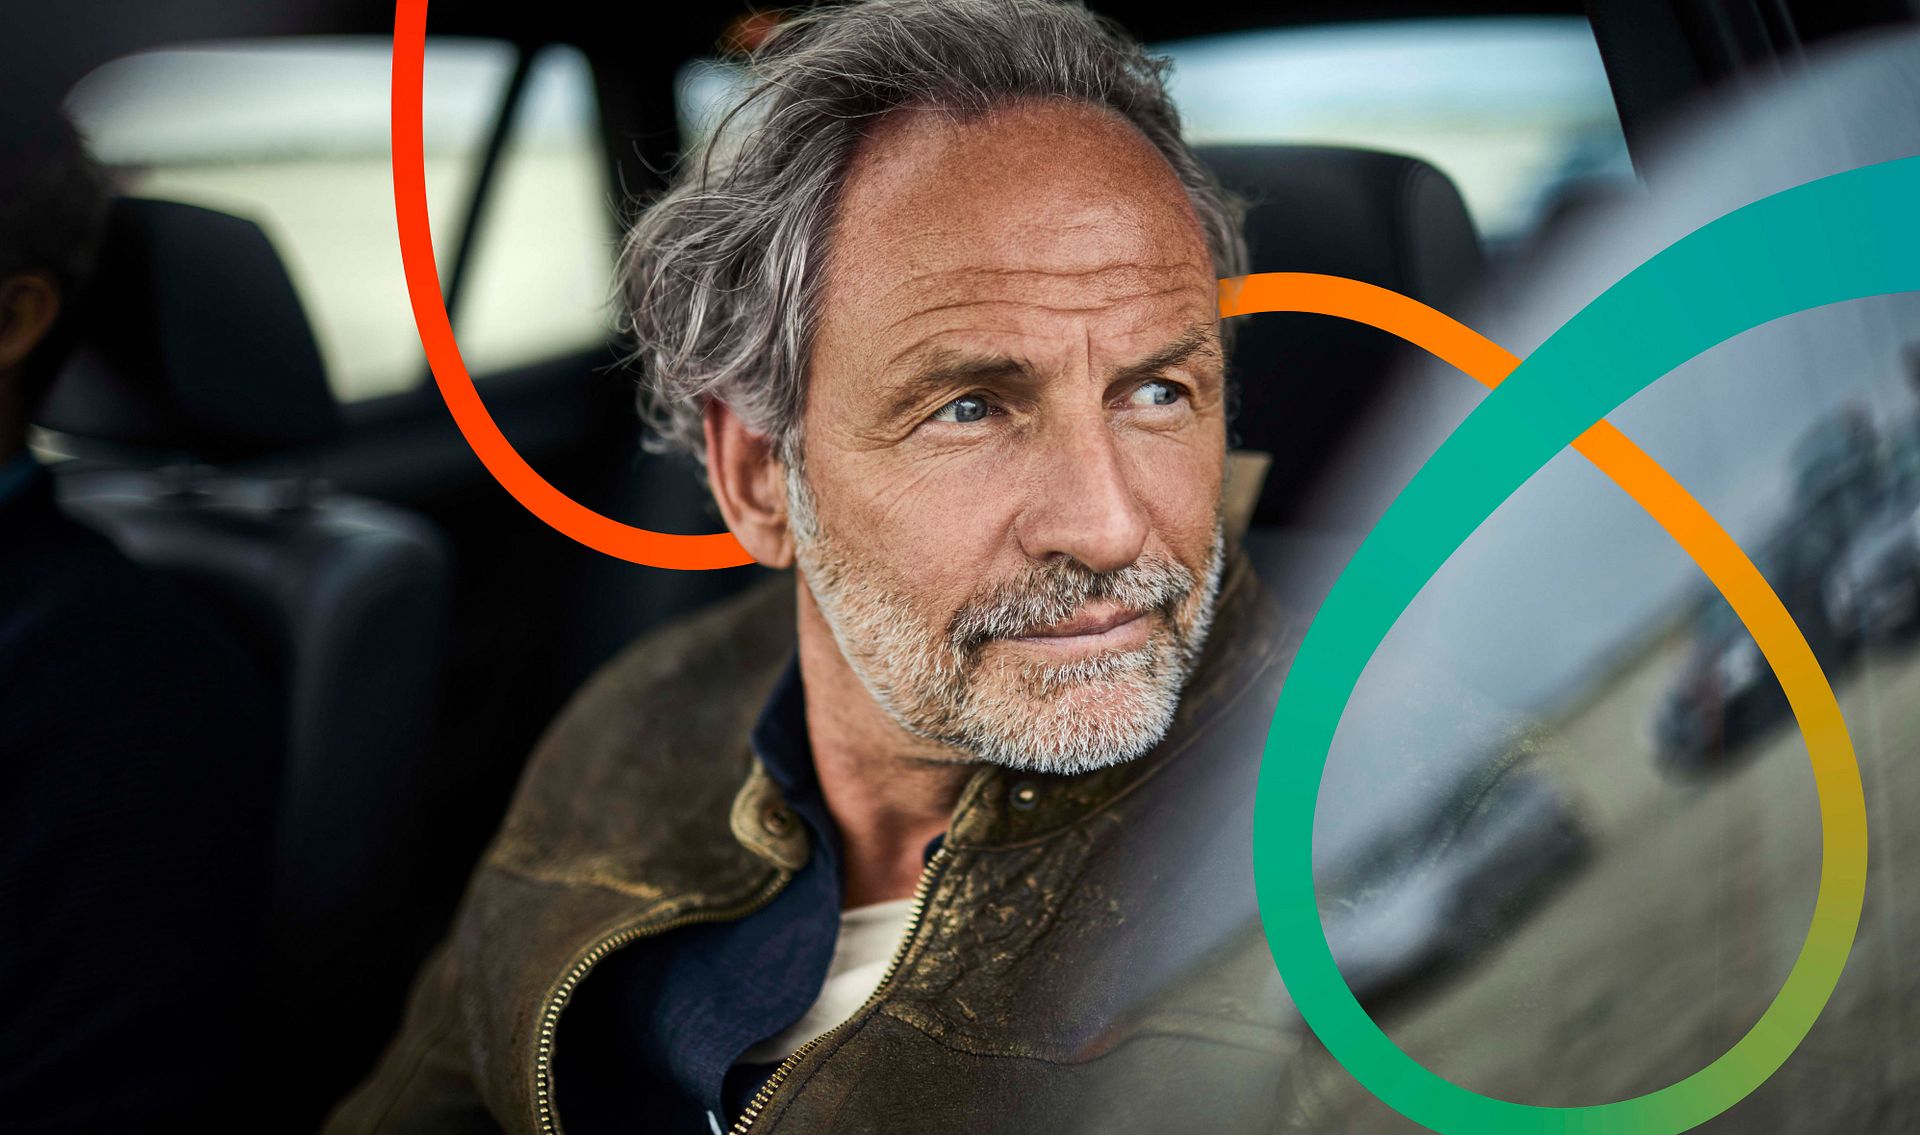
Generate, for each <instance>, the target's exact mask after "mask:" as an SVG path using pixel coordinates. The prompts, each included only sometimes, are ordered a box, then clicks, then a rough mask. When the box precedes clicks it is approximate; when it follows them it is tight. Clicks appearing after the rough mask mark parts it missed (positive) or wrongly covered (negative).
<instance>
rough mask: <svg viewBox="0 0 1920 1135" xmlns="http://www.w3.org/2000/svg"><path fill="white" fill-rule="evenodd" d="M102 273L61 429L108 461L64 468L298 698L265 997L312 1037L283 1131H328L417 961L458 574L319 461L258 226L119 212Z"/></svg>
mask: <svg viewBox="0 0 1920 1135" xmlns="http://www.w3.org/2000/svg"><path fill="white" fill-rule="evenodd" d="M102 256H103V259H102V263H101V265H100V268H99V271H98V275H97V283H96V285H95V288H94V291H93V292H92V294H90V295H89V296H88V297H87V299H86V301H85V305H84V310H83V312H82V323H81V331H80V337H81V338H80V344H79V347H78V349H77V351H76V353H75V356H74V358H73V360H72V362H71V363H70V364H69V366H68V368H67V370H66V371H65V372H63V373H62V375H61V377H60V379H59V381H58V383H57V385H56V387H55V390H54V391H53V394H52V396H51V397H50V398H49V400H48V402H47V404H46V406H45V408H44V409H43V411H42V414H41V421H40V424H42V425H44V426H46V427H48V428H50V429H52V430H55V431H57V432H58V433H59V434H61V435H64V437H65V438H66V439H68V441H67V444H68V445H69V447H70V448H72V449H73V450H74V451H75V452H76V453H79V454H85V455H89V456H91V457H94V458H102V457H103V458H104V460H86V461H74V462H70V463H67V464H66V465H65V466H63V467H62V468H61V469H59V470H58V472H57V477H58V482H59V486H58V491H59V493H60V496H61V499H62V501H63V503H64V505H65V507H66V508H67V509H68V511H69V512H70V513H72V514H73V515H75V516H76V517H77V518H79V519H81V520H82V521H84V522H87V523H90V524H92V525H94V526H95V527H97V528H99V529H101V530H103V531H104V532H106V533H107V534H108V535H109V536H110V537H111V538H112V539H113V540H114V541H115V542H116V543H118V544H119V545H120V546H121V548H122V549H123V550H125V551H126V552H127V553H128V554H129V555H131V556H133V557H134V558H135V559H137V560H140V561H142V562H144V563H145V564H147V565H148V566H150V567H154V568H157V569H159V570H161V571H162V572H164V573H165V574H167V575H169V576H171V577H173V578H174V579H176V580H177V581H180V582H183V583H184V584H186V585H187V586H188V587H189V588H190V589H192V590H193V591H195V592H197V593H198V594H200V595H201V596H203V597H204V598H206V599H207V600H209V601H210V602H211V603H212V605H214V606H215V607H216V608H217V609H218V610H220V611H221V612H222V613H223V614H225V615H226V616H227V617H228V619H229V620H230V621H231V622H232V624H233V625H234V627H235V628H236V629H237V630H238V631H239V633H240V635H241V637H242V638H243V639H244V640H245V641H246V642H247V643H248V644H249V645H250V646H251V647H252V648H253V651H254V653H255V655H256V657H257V658H258V661H259V665H260V666H261V667H262V668H263V670H264V671H265V672H266V673H268V674H269V675H270V676H271V677H272V678H273V679H274V681H275V683H276V687H277V689H279V690H280V691H282V692H283V693H284V695H285V698H286V705H285V707H284V708H285V713H286V717H285V720H286V721H287V722H288V723H289V725H288V734H287V744H286V753H285V768H284V770H283V777H282V783H283V786H284V787H283V790H282V794H281V807H280V815H279V818H278V827H277V831H278V839H277V843H278V856H277V858H278V861H277V863H276V864H275V884H274V899H273V902H274V908H275V914H274V921H275V926H274V938H273V940H274V943H275V946H274V960H273V967H274V972H273V973H272V975H271V976H270V979H269V980H270V984H271V988H270V989H268V990H266V991H264V995H263V998H262V1005H263V1008H264V1009H265V1012H264V1013H263V1022H264V1023H266V1024H267V1025H268V1027H269V1028H271V1029H272V1031H273V1034H274V1036H275V1038H276V1040H277V1041H286V1040H287V1039H288V1038H292V1039H291V1041H290V1044H291V1046H292V1047H291V1048H288V1049H284V1050H281V1051H276V1052H275V1053H274V1061H273V1063H274V1066H275V1067H276V1068H277V1069H278V1071H279V1073H280V1074H285V1073H286V1072H287V1070H288V1069H293V1070H294V1071H295V1073H296V1075H293V1076H287V1077H286V1078H285V1079H284V1080H281V1079H280V1077H279V1076H276V1081H277V1082H276V1083H275V1085H274V1087H275V1095H276V1103H277V1107H278V1108H279V1109H280V1110H278V1111H277V1112H276V1114H277V1115H278V1116H279V1119H278V1120H276V1122H275V1124H274V1125H275V1126H276V1127H279V1126H282V1124H281V1122H280V1120H291V1119H293V1118H294V1117H298V1116H302V1115H305V1114H308V1113H311V1114H312V1115H313V1117H315V1118H317V1115H318V1113H319V1111H320V1110H321V1109H323V1108H324V1107H325V1106H326V1105H327V1103H328V1102H329V1101H330V1099H331V1098H332V1097H333V1096H334V1095H336V1094H338V1093H339V1092H341V1091H344V1090H345V1089H346V1088H347V1087H349V1086H350V1085H351V1083H352V1081H353V1080H354V1079H355V1078H356V1077H357V1076H358V1075H359V1074H360V1073H361V1071H362V1070H363V1069H364V1067H365V1066H366V1064H367V1063H368V1062H370V1061H371V1059H372V1057H373V1055H374V1054H375V1053H376V1052H377V1049H378V1046H379V1045H380V1043H381V1042H382V1041H383V1040H384V1039H385V1036H386V1035H387V1034H388V1032H389V1031H390V1029H391V1028H392V1027H393V1024H394V1014H395V1012H396V1010H397V1006H398V1004H399V999H400V996H401V993H402V992H403V990H404V987H405V984H406V982H407V980H408V978H409V976H410V971H411V968H412V965H413V962H414V960H415V959H414V958H413V957H412V956H411V955H410V954H409V953H408V951H407V950H406V949H404V948H400V946H399V944H398V943H396V942H395V940H394V938H395V934H394V931H393V929H392V927H393V926H394V925H395V924H396V923H397V924H399V925H405V924H406V918H405V915H406V913H407V910H408V904H409V901H410V897H411V896H410V889H411V884H412V878H411V868H412V865H413V864H414V863H415V862H416V860H417V858H418V856H417V855H416V854H415V849H414V846H413V842H412V841H413V839H414V834H413V833H414V832H415V831H417V830H419V829H420V828H421V827H422V824H421V823H420V819H421V817H422V815H423V812H422V809H424V808H426V807H427V806H428V801H427V799H426V792H425V789H426V787H427V776H426V773H425V769H424V762H425V761H426V759H427V758H426V754H427V752H428V746H427V741H428V732H429V725H430V722H431V715H432V710H433V707H434V702H435V699H436V695H437V693H438V686H439V676H440V667H441V660H442V651H443V640H444V637H445V633H446V620H447V604H448V580H447V575H448V565H447V557H446V553H445V551H444V549H443V545H442V541H441V538H440V537H439V535H438V534H437V533H436V532H435V531H434V530H433V529H432V528H431V526H429V525H428V524H427V523H426V522H424V521H423V520H422V519H420V518H419V517H416V516H414V515H412V514H410V513H408V512H405V511H403V510H400V509H396V508H393V507H390V506H388V505H385V504H381V503H379V502H376V501H372V500H367V499H363V498H358V497H352V496H347V495H344V494H340V493H335V492H330V491H328V490H327V489H326V488H325V487H324V485H323V484H322V483H321V482H319V481H318V480H317V479H316V478H315V476H314V473H313V470H312V469H311V468H308V467H305V464H306V462H305V459H303V458H301V457H299V456H298V455H299V454H301V453H302V452H303V451H307V450H309V448H310V447H311V446H313V445H315V444H316V443H320V442H323V441H325V440H326V439H327V438H329V437H330V436H332V435H333V434H334V433H335V432H336V430H337V428H338V422H339V411H338V408H337V406H336V405H335V402H334V399H333V396H332V394H331V392H330V391H329V389H328V386H327V380H326V374H325V370H324V367H323V365H322V362H321V358H320V353H319V350H318V347H317V345H316V344H315V342H314V338H313V334H312V332H311V329H310V328H309V326H308V324H307V322H306V318H305V315H304V314H303V312H302V309H301V306H300V301H299V298H298V296H297V294H296V293H295V291H294V287H293V284H292V282H291V280H290V279H289V278H288V276H287V273H286V270H285V269H284V267H283V266H282V265H281V263H280V260H279V258H278V256H277V255H276V254H275V252H274V249H273V246H272V244H271V243H270V242H269V240H268V239H267V237H266V235H265V234H264V233H263V232H262V231H261V230H260V229H259V228H258V227H257V226H255V225H254V224H252V223H251V222H249V221H245V220H242V219H240V218H237V217H232V216H227V215H224V214H221V213H216V212H212V211H209V210H206V209H201V208H197V207H194V206H190V205H183V204H175V203H170V202H159V201H143V200H121V201H119V202H117V203H116V204H115V207H114V210H113V213H112V216H111V218H110V222H109V230H108V236H107V240H106V244H105V247H104V250H103V253H102ZM237 462H245V463H246V465H245V470H246V471H245V472H241V471H237V470H236V469H235V468H234V464H235V463H237ZM262 470H265V471H264V472H263V471H262ZM282 1093H284V1094H282ZM286 1129H293V1126H291V1125H290V1126H287V1127H286Z"/></svg>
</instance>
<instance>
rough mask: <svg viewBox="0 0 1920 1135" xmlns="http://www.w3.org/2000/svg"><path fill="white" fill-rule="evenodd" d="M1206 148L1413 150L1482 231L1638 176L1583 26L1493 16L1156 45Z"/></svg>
mask: <svg viewBox="0 0 1920 1135" xmlns="http://www.w3.org/2000/svg"><path fill="white" fill-rule="evenodd" d="M1154 51H1155V52H1156V53H1158V54H1163V55H1166V56H1168V57H1169V58H1171V59H1172V61H1173V73H1172V78H1171V84H1170V85H1171V89H1172V92H1173V96H1174V100H1175V101H1176V102H1177V103H1178V105H1179V108H1180V113H1181V116H1182V118H1183V120H1184V124H1185V127H1186V133H1187V137H1188V139H1189V140H1190V141H1192V142H1194V143H1196V144H1209V143H1241V144H1246V143H1276V142H1290V143H1315V144H1322V145H1343V146H1360V147H1365V148H1368V149H1376V150H1388V151H1392V152H1395V153H1402V154H1410V155H1412V156H1414V157H1418V158H1421V159H1424V160H1425V161H1427V162H1429V163H1431V164H1433V165H1434V166H1436V167H1437V168H1439V169H1440V170H1441V171H1443V172H1444V173H1446V174H1447V175H1448V176H1449V177H1451V178H1452V179H1453V181H1454V183H1455V184H1456V185H1458V186H1459V187H1460V193H1461V195H1462V196H1463V197H1464V198H1465V199H1466V202H1467V208H1468V210H1469V211H1470V212H1471V213H1472V214H1473V219H1474V222H1475V224H1476V225H1477V226H1478V227H1479V229H1480V231H1481V234H1482V235H1483V236H1485V237H1487V238H1488V239H1489V240H1491V241H1494V242H1496V243H1497V242H1500V241H1503V240H1509V239H1512V238H1514V237H1518V236H1523V235H1524V234H1525V233H1527V232H1528V231H1530V230H1531V229H1532V228H1533V227H1534V226H1535V225H1537V224H1538V223H1539V222H1540V220H1541V219H1542V218H1543V217H1545V216H1546V215H1547V214H1548V213H1549V211H1550V210H1551V209H1552V208H1553V206H1554V205H1555V204H1556V203H1557V201H1558V200H1559V198H1560V197H1561V195H1562V194H1564V193H1566V192H1568V191H1570V190H1572V189H1574V188H1576V187H1577V186H1580V185H1583V184H1587V183H1589V182H1590V181H1591V180H1593V179H1596V178H1605V179H1624V178H1629V177H1631V167H1630V166H1629V164H1628V161H1627V151H1626V142H1625V139H1624V138H1623V136H1622V135H1621V131H1620V119H1619V115H1618V113H1617V112H1616V111H1615V109H1614V105H1613V95H1612V92H1611V90H1610V88H1609V87H1608V85H1607V76H1606V71H1605V69H1604V68H1603V67H1602V66H1601V62H1600V52H1599V49H1598V48H1597V47H1596V46H1595V45H1594V41H1593V32H1592V29H1591V28H1590V27H1589V26H1588V24H1587V22H1586V20H1584V19H1582V18H1580V17H1578V16H1570V17H1485V18H1478V17H1475V18H1457V19H1438V20H1388V21H1379V22H1372V23H1365V24H1341V25H1332V26H1326V27H1311V28H1277V29H1270V30H1263V31H1253V32H1242V33H1237V34H1233V35H1225V36H1217V37H1209V38H1205V39H1192V40H1182V41H1178V42H1173V43H1163V44H1159V45H1157V46H1156V47H1155V48H1154Z"/></svg>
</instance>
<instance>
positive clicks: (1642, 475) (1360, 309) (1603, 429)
mask: <svg viewBox="0 0 1920 1135" xmlns="http://www.w3.org/2000/svg"><path fill="white" fill-rule="evenodd" d="M1263 311H1304V312H1311V313H1315V314H1320V315H1331V316H1335V317H1337V318H1341V319H1351V320H1355V321H1356V322H1360V323H1366V324H1369V325H1371V326H1374V327H1378V328H1380V329H1381V330H1383V331H1386V332H1388V333H1389V334H1392V335H1397V336H1399V337H1400V338H1402V339H1405V340H1406V341H1407V342H1409V343H1412V344H1413V345H1414V346H1417V347H1420V348H1423V349H1425V350H1426V351H1428V352H1430V353H1431V354H1433V355H1434V356H1435V357H1437V358H1439V359H1440V360H1442V361H1443V362H1447V363H1450V364H1452V365H1453V366H1455V367H1458V368H1459V369H1460V370H1462V371H1464V372H1466V374H1468V375H1469V376H1471V377H1472V378H1474V379H1475V380H1477V381H1479V382H1480V383H1481V384H1483V385H1485V386H1486V387H1488V388H1489V389H1491V388H1493V387H1495V386H1498V385H1500V383H1501V382H1502V381H1503V380H1504V379H1505V378H1506V377H1507V375H1509V374H1511V373H1512V372H1513V369H1514V368H1515V367H1517V366H1519V365H1520V359H1519V358H1518V357H1517V356H1516V355H1514V354H1513V353H1512V352H1510V351H1508V350H1507V349H1506V348H1504V347H1502V346H1500V345H1499V344H1497V343H1495V342H1493V341H1492V340H1491V339H1488V338H1487V337H1486V336H1484V335H1482V334H1480V333H1479V332H1478V331H1475V330H1474V329H1473V328H1471V327H1468V326H1467V325H1466V324H1464V323H1461V322H1460V321H1458V320H1456V319H1453V318H1451V317H1449V316H1447V315H1443V314H1441V313H1440V312H1438V311H1435V310H1434V309H1433V308H1430V307H1428V306H1427V305H1426V304H1423V303H1421V302H1419V301H1418V300H1414V299H1409V298H1408V297H1406V296H1403V295H1401V294H1399V293H1398V292H1392V291H1388V290H1387V289H1385V288H1381V287H1376V286H1374V285H1372V284H1363V283H1361V282H1359V281H1358V280H1348V279H1344V278H1341V277H1338V276H1321V275H1315V274H1312V273H1304V272H1271V273H1261V274H1257V275H1252V276H1240V277H1236V278H1233V279H1227V280H1222V281H1220V315H1221V317H1222V318H1227V317H1231V316H1235V315H1251V314H1254V313H1256V312H1263ZM1573 447H1574V448H1575V449H1576V450H1578V451H1579V452H1580V453H1581V454H1582V455H1583V456H1584V457H1586V458H1587V460H1589V461H1591V462H1592V463H1593V464H1594V466H1595V467H1596V468H1598V469H1599V470H1600V471H1601V472H1602V473H1605V474H1606V475H1607V477H1608V478H1610V479H1611V480H1612V481H1613V482H1614V483H1615V484H1617V485H1619V486H1620V487H1621V488H1622V489H1624V490H1625V491H1626V493H1627V495H1628V496H1630V497H1632V498H1633V499H1634V500H1635V501H1636V502H1637V503H1638V504H1639V505H1640V507H1641V508H1643V509H1645V510H1646V512H1647V515H1648V516H1651V517H1652V518H1653V520H1654V522H1655V523H1657V524H1659V525H1660V527H1661V528H1663V529H1665V530H1666V532H1667V534H1668V535H1670V536H1672V537H1673V539H1674V542H1675V543H1677V544H1679V545H1680V547H1681V549H1682V550H1684V551H1685V552H1686V553H1687V555H1688V556H1689V557H1691V558H1692V559H1693V561H1694V563H1695V564H1697V565H1698V566H1699V568H1700V570H1701V571H1702V572H1704V573H1705V574H1706V576H1707V578H1708V580H1710V581H1711V582H1712V583H1713V585H1714V586H1715V587H1716V588H1718V589H1719V590H1720V593H1721V595H1722V596H1724V597H1725V598H1726V600H1727V603H1728V605H1729V606H1731V607H1732V608H1733V609H1734V611H1735V613H1737V614H1738V615H1739V617H1740V620H1741V622H1743V623H1744V624H1746V627H1747V630H1748V632H1749V633H1751V634H1752V635H1753V638H1754V641H1755V642H1756V643H1757V644H1758V645H1759V647H1760V650H1761V653H1762V654H1763V655H1765V656H1766V659H1767V662H1768V663H1769V664H1770V665H1771V666H1772V667H1773V669H1774V672H1775V674H1777V675H1778V676H1779V678H1780V682H1781V686H1782V687H1783V688H1784V689H1785V690H1786V692H1787V697H1788V700H1789V701H1790V702H1791V703H1792V706H1793V711H1794V715H1795V716H1796V717H1797V718H1798V719H1799V721H1800V727H1801V731H1802V732H1803V733H1804V734H1805V736H1806V740H1807V748H1808V751H1809V756H1810V759H1811V760H1812V762H1813V765H1814V770H1815V772H1816V773H1817V774H1820V775H1822V776H1835V775H1841V774H1843V773H1845V772H1846V771H1847V770H1849V769H1850V768H1851V767H1852V761H1853V747H1852V742H1851V741H1849V740H1848V739H1847V731H1846V722H1845V721H1844V720H1843V719H1842V717H1841V714H1840V707H1839V704H1838V703H1837V702H1836V701H1835V700H1834V697H1833V687H1832V685H1831V684H1830V683H1829V682H1828V681H1827V676H1826V672H1825V671H1823V670H1822V669H1821V668H1820V663H1819V661H1818V659H1816V658H1815V657H1814V654H1813V651H1812V650H1811V649H1810V648H1809V647H1808V646H1807V641H1806V638H1805V636H1804V635H1802V634H1801V633H1800V627H1799V625H1798V624H1797V623H1795V622H1794V620H1793V616H1792V614H1791V613H1789V612H1788V611H1787V608H1786V605H1785V604H1784V603H1782V602H1781V601H1780V597H1779V596H1778V595H1776V594H1775V593H1774V590H1773V588H1772V586H1771V585H1770V584H1768V583H1767V580H1766V577H1765V576H1763V575H1761V574H1760V569H1759V568H1757V567H1755V566H1754V563H1753V561H1752V560H1750V559H1748V558H1747V555H1746V553H1745V552H1743V551H1741V550H1740V545H1739V544H1738V543H1737V542H1735V540H1734V539H1733V537H1732V536H1730V535H1729V534H1728V533H1727V530H1726V529H1724V528H1722V527H1721V526H1720V522H1719V521H1717V520H1715V519H1714V518H1713V514H1712V513H1710V512H1708V511H1707V509H1706V507H1705V506H1704V505H1702V504H1701V503H1700V502H1699V501H1697V500H1695V499H1694V497H1693V494H1691V493H1689V492H1687V490H1686V488H1685V487H1684V486H1682V485H1681V484H1680V482H1678V481H1676V480H1674V478H1673V475H1672V474H1671V473H1668V472H1667V471H1666V469H1665V468H1663V467H1662V466H1661V465H1660V463H1659V462H1657V461H1655V460H1654V459H1653V458H1652V457H1651V456H1650V455H1648V453H1647V452H1646V451H1645V450H1643V449H1641V448H1640V447H1639V446H1638V445H1636V444H1635V443H1634V441H1633V439H1632V438H1629V437H1628V436H1627V435H1625V434H1623V433H1621V432H1620V431H1619V430H1618V429H1615V428H1614V427H1613V426H1612V425H1610V424H1608V423H1607V422H1604V421H1603V422H1597V423H1595V424H1594V425H1593V426H1592V428H1590V429H1588V430H1587V432H1585V433H1583V434H1581V435H1580V437H1579V439H1578V440H1577V441H1575V442H1574V443H1573ZM1859 829H1860V831H1861V832H1864V831H1865V825H1864V823H1862V824H1860V825H1859ZM1826 838H1827V840H1828V843H1829V845H1830V846H1829V848H1828V851H1829V860H1830V861H1831V862H1834V863H1854V862H1860V863H1864V862H1865V849H1864V846H1862V847H1861V848H1860V850H1859V852H1858V855H1857V857H1856V856H1854V855H1851V854H1841V853H1842V852H1846V851H1848V850H1849V849H1848V848H1843V847H1840V846H1839V844H1838V843H1836V842H1835V841H1842V840H1845V839H1850V838H1853V837H1852V836H1850V835H1848V834H1847V833H1845V832H1837V831H1834V830H1829V831H1828V832H1827V837H1826ZM1859 838H1860V840H1861V841H1862V842H1863V841H1864V835H1862V836H1861V837H1859ZM1822 893H1823V895H1824V893H1825V892H1824V891H1823V892H1822Z"/></svg>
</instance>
